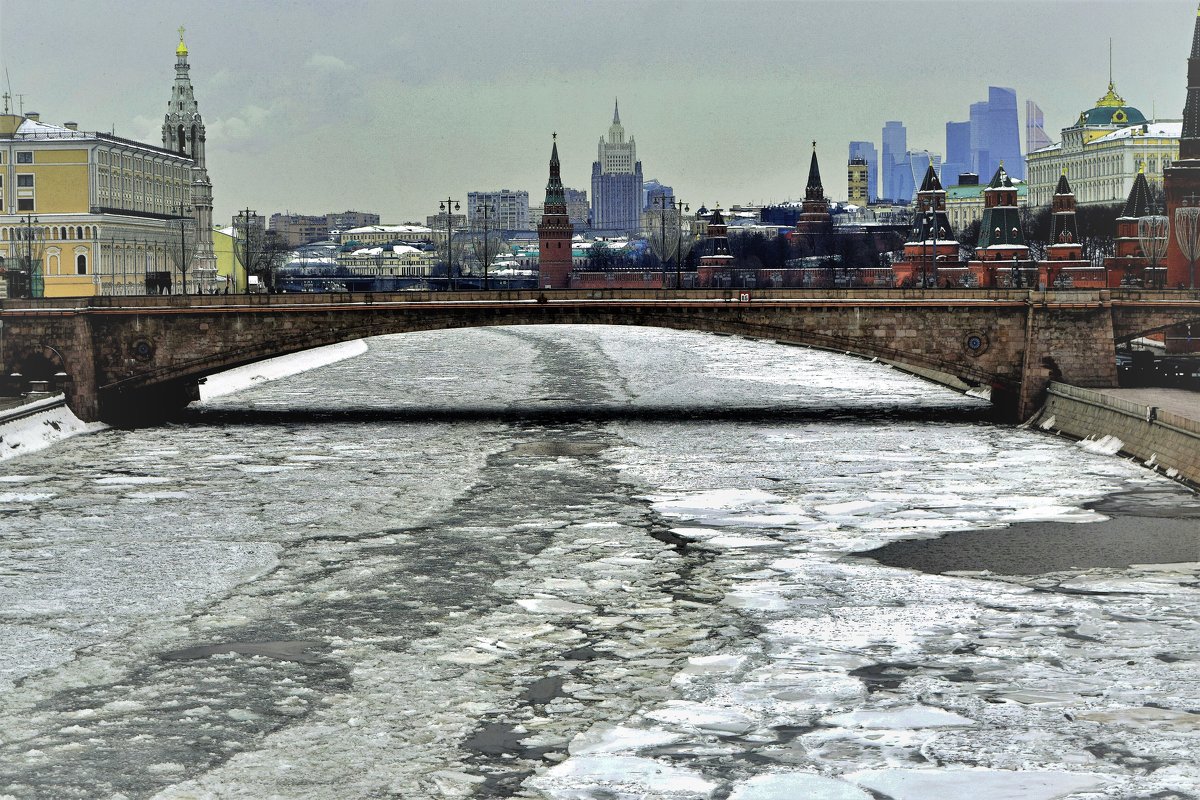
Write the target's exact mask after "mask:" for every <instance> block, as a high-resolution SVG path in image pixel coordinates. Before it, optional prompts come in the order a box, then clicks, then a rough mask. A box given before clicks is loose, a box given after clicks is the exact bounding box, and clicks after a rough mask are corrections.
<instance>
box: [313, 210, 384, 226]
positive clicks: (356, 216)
mask: <svg viewBox="0 0 1200 800" xmlns="http://www.w3.org/2000/svg"><path fill="white" fill-rule="evenodd" d="M325 222H326V224H327V225H329V230H330V231H348V230H350V229H351V228H363V227H366V226H367V225H378V224H379V215H378V214H372V213H371V212H369V211H341V212H338V213H336V214H335V213H329V214H326V215H325Z"/></svg>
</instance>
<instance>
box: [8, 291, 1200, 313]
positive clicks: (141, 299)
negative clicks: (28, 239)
mask: <svg viewBox="0 0 1200 800" xmlns="http://www.w3.org/2000/svg"><path fill="white" fill-rule="evenodd" d="M541 298H545V299H547V300H618V301H619V300H676V301H679V300H683V301H686V300H709V301H711V300H714V299H717V300H729V301H744V300H747V299H749V300H751V301H770V300H801V301H803V300H842V301H851V300H863V301H876V302H878V301H906V300H908V301H927V302H938V303H944V302H948V301H954V300H967V301H975V302H979V301H988V300H992V301H1004V302H1009V303H1012V302H1032V303H1052V304H1053V303H1061V304H1078V303H1089V304H1090V303H1104V302H1108V301H1119V302H1137V303H1148V302H1175V303H1178V302H1180V301H1184V302H1200V291H1192V290H1150V289H1101V290H1096V289H1081V290H1053V291H1045V292H1042V291H1037V290H1031V289H900V288H880V289H870V288H855V289H803V288H800V289H771V288H749V289H743V288H727V289H683V290H675V289H545V290H538V289H532V290H504V291H493V292H483V291H467V292H427V291H419V292H332V293H330V292H322V293H315V292H314V293H307V292H294V293H286V294H228V295H224V294H220V295H123V296H100V297H63V298H37V299H23V300H15V299H9V300H0V308H2V309H48V310H50V309H62V310H71V309H87V308H214V307H217V308H221V307H229V306H254V307H271V306H297V305H328V304H347V305H350V304H371V303H422V302H481V301H502V302H503V301H509V302H517V301H524V302H530V301H535V300H538V299H541Z"/></svg>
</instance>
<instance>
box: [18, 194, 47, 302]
mask: <svg viewBox="0 0 1200 800" xmlns="http://www.w3.org/2000/svg"><path fill="white" fill-rule="evenodd" d="M37 223H38V218H37V217H35V216H33V215H32V214H26V215H25V230H24V231H22V230H21V229H20V228H18V229H17V235H18V237H19V238H23V239H24V240H25V252H24V253H23V254H21V261H22V264H21V272H22V273H23V279H22V282H23V283H24V282H26V281H27V282H28V283H27V288H26V287H22V288H23V289H25V291H28V292H29V295H28V296H29V297H42V296H43V295H44V294H45V292H44V291H43V290H44V288H45V284H44V282H43V277H42V248H41V247H40V246H38V247H37V248H36V250H37V252H36V255H35V253H34V250H35V248H34V244H35V242H39V241H44V239H45V234H44V232H43V231H42V229H41V227H38V228H37V233H36V235H35V233H34V227H33V226H34V225H36V224H37ZM22 234H23V235H22ZM35 262H36V263H35ZM22 294H24V291H23V292H22Z"/></svg>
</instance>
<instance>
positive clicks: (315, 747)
mask: <svg viewBox="0 0 1200 800" xmlns="http://www.w3.org/2000/svg"><path fill="white" fill-rule="evenodd" d="M362 349H364V350H365V352H363V353H361V354H359V355H356V356H355V357H352V358H348V359H346V360H342V361H339V362H337V363H333V364H330V365H328V366H324V367H321V368H319V369H314V370H311V371H308V372H303V373H300V374H296V375H293V376H291V377H284V378H281V379H279V380H275V381H262V382H255V384H254V385H252V386H251V387H249V388H247V389H245V390H243V391H240V392H237V393H234V394H230V395H227V396H225V397H221V398H217V399H212V400H209V401H207V402H206V403H204V404H203V405H201V406H200V407H198V408H197V409H195V410H194V411H193V412H192V413H191V414H190V415H189V417H188V419H186V420H184V421H183V422H181V423H179V424H174V425H168V426H164V427H159V428H151V429H144V430H136V431H105V432H101V433H97V434H92V435H88V436H81V437H76V438H74V439H71V440H70V441H67V442H63V443H60V444H58V445H56V446H54V447H51V448H50V449H47V450H44V451H41V452H38V453H31V454H29V455H25V456H22V457H20V458H15V459H11V460H9V461H5V462H0V798H9V797H12V798H22V799H24V798H47V799H50V798H53V800H69V799H71V798H88V799H89V800H91V799H92V798H157V799H158V800H184V799H185V798H222V799H223V798H239V799H240V798H247V799H248V798H255V800H263V799H264V798H288V799H289V800H298V799H301V798H313V799H317V798H320V799H324V798H336V799H337V800H343V799H348V800H349V799H352V800H357V799H359V798H361V799H362V800H367V799H368V798H404V799H405V800H423V799H424V798H443V797H475V798H491V797H496V798H500V797H520V798H562V799H563V800H566V799H568V798H570V799H572V800H581V799H583V798H591V799H592V800H633V799H634V798H637V799H639V800H640V799H642V798H672V799H676V798H678V799H683V798H689V799H690V798H696V799H699V798H711V800H783V799H784V798H787V799H788V800H791V799H792V798H813V799H814V800H822V799H829V798H832V799H833V800H870V799H871V798H876V799H878V798H891V799H892V800H928V799H929V798H947V799H948V800H953V798H970V800H1009V799H1010V798H1011V799H1013V800H1016V799H1017V798H1020V799H1021V800H1048V798H1059V797H1062V798H1067V797H1069V798H1081V799H1082V798H1112V799H1114V800H1115V799H1117V798H1147V799H1148V798H1159V799H1166V798H1180V799H1182V798H1197V797H1200V581H1198V579H1197V578H1198V575H1200V563H1197V562H1200V502H1198V501H1197V498H1196V497H1195V495H1193V494H1191V493H1189V492H1187V491H1185V490H1184V489H1183V488H1181V487H1179V486H1178V485H1176V484H1173V483H1171V482H1169V481H1167V480H1165V479H1163V478H1160V477H1158V476H1157V475H1155V474H1153V473H1151V472H1149V471H1148V470H1145V469H1143V468H1141V467H1139V466H1137V465H1134V464H1131V463H1128V462H1125V461H1123V460H1121V459H1118V458H1116V457H1113V456H1111V455H1108V454H1105V453H1102V452H1093V451H1092V450H1090V449H1089V448H1088V447H1085V446H1082V445H1080V444H1077V443H1072V442H1069V441H1066V440H1062V439H1055V438H1053V437H1050V436H1047V435H1045V434H1041V433H1038V432H1033V431H1025V430H1019V429H1014V428H1011V427H1005V426H996V425H992V424H989V423H988V422H986V421H985V419H984V410H985V409H984V404H983V403H981V402H980V401H977V400H973V399H970V398H964V397H961V396H959V395H956V394H954V393H951V392H948V391H946V390H943V389H940V388H938V387H935V386H932V385H929V384H926V383H923V382H921V381H919V380H917V379H914V378H911V377H909V376H906V375H904V374H901V373H899V372H896V371H894V370H891V369H888V368H887V367H885V366H883V365H880V364H875V363H869V362H863V361H860V360H857V359H852V358H849V357H844V356H838V355H831V354H827V353H820V352H816V351H809V350H804V349H797V348H792V347H785V346H782V345H777V344H773V343H769V342H754V341H747V340H742V339H736V338H727V337H716V336H705V335H699V334H685V333H677V332H667V331H655V330H643V329H618V328H603V327H596V328H586V329H581V328H575V329H572V328H565V327H543V328H512V329H481V330H470V331H458V332H445V333H430V334H408V335H405V336H401V337H387V338H381V339H374V340H370V341H369V343H368V345H367V347H366V348H362ZM213 383H214V384H216V383H217V382H216V381H214V382H213ZM1093 449H1094V448H1093ZM1008 526H1011V527H1008ZM937 537H943V538H937ZM866 551H877V552H874V553H872V555H874V556H876V558H868V557H865V556H863V555H861V554H862V553H864V552H866ZM1145 561H1150V562H1154V563H1141V562H1145ZM1131 564H1132V566H1131Z"/></svg>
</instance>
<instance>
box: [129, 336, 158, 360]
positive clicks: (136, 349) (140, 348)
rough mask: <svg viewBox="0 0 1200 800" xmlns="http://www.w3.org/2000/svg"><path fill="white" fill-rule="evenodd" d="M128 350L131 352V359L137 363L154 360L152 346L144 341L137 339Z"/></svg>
mask: <svg viewBox="0 0 1200 800" xmlns="http://www.w3.org/2000/svg"><path fill="white" fill-rule="evenodd" d="M130 350H132V351H133V357H134V358H136V359H137V360H138V361H149V360H150V359H152V358H154V345H153V344H152V343H151V342H148V341H146V340H145V339H138V340H137V341H136V342H134V343H133V346H132V347H131V348H130Z"/></svg>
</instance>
